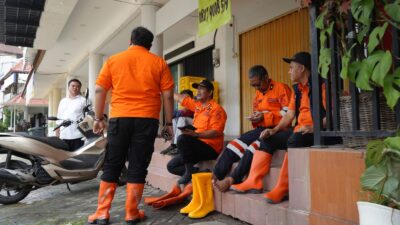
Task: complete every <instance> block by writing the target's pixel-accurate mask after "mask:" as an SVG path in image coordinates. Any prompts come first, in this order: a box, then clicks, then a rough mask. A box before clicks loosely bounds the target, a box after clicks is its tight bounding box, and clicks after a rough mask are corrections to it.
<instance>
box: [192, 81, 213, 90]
mask: <svg viewBox="0 0 400 225" xmlns="http://www.w3.org/2000/svg"><path fill="white" fill-rule="evenodd" d="M199 86H200V87H205V88H207V90H209V91H214V85H213V84H212V83H211V81H209V80H202V81H201V82H200V83H193V84H192V87H193V88H196V89H197V88H199Z"/></svg>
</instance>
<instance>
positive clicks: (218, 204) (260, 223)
mask: <svg viewBox="0 0 400 225" xmlns="http://www.w3.org/2000/svg"><path fill="white" fill-rule="evenodd" d="M214 201H215V209H216V210H217V211H218V212H221V213H223V214H225V215H229V216H232V217H234V218H237V219H240V220H242V221H245V222H248V223H251V224H255V225H278V224H287V223H281V222H282V221H283V220H286V216H287V213H288V211H289V209H288V206H289V202H288V201H284V202H282V203H279V204H274V205H272V204H268V203H267V202H266V201H265V199H264V198H263V194H238V193H236V192H233V191H228V192H225V193H221V192H220V191H218V190H217V189H215V188H214ZM294 224H296V223H293V225H294ZM303 224H304V223H303Z"/></svg>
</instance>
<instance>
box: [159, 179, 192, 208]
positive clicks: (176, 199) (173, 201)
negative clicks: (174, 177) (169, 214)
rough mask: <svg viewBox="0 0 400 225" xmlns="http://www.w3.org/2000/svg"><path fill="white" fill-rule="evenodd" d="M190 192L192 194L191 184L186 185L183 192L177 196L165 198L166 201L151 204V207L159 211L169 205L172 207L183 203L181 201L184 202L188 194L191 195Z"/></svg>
mask: <svg viewBox="0 0 400 225" xmlns="http://www.w3.org/2000/svg"><path fill="white" fill-rule="evenodd" d="M192 192H193V188H192V184H188V185H186V187H185V188H184V189H183V192H182V193H180V194H179V195H178V196H174V197H171V198H167V199H164V200H160V201H157V202H154V203H153V207H154V208H155V209H161V208H164V207H166V206H169V205H174V204H177V203H180V202H183V200H185V199H186V198H187V197H188V196H189V195H190V194H192Z"/></svg>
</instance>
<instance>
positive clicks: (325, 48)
mask: <svg viewBox="0 0 400 225" xmlns="http://www.w3.org/2000/svg"><path fill="white" fill-rule="evenodd" d="M302 3H303V4H305V5H310V4H315V5H316V7H318V8H319V16H318V18H317V19H316V21H315V26H316V28H317V29H318V30H319V44H320V49H319V66H318V69H319V73H320V75H321V76H322V77H323V78H327V76H328V73H329V69H330V65H331V57H332V52H334V54H335V55H339V56H340V60H341V63H340V66H341V71H340V76H341V77H342V78H343V79H344V80H350V81H351V82H353V83H354V84H356V86H357V87H358V88H359V89H361V90H364V91H371V90H373V88H374V87H378V88H381V89H382V90H383V94H384V95H385V97H386V101H387V104H388V105H389V107H390V108H392V109H393V108H394V106H395V105H396V104H397V102H398V100H399V99H400V63H396V62H395V61H398V60H399V59H398V56H396V55H393V54H392V52H391V49H390V48H391V47H390V46H388V43H387V40H386V44H385V40H384V36H385V35H389V33H391V30H392V29H396V30H397V31H399V32H400V0H391V1H389V0H385V1H381V0H302ZM350 19H351V20H353V25H354V26H353V27H349V23H348V21H349V20H350ZM331 36H334V37H335V38H336V39H337V40H338V46H337V47H336V48H334V47H332V46H330V43H329V38H330V37H331ZM389 36H390V35H389ZM392 38H398V37H392ZM389 45H390V44H389Z"/></svg>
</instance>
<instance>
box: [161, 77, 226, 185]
mask: <svg viewBox="0 0 400 225" xmlns="http://www.w3.org/2000/svg"><path fill="white" fill-rule="evenodd" d="M193 87H194V88H197V96H196V100H194V99H192V98H190V97H188V96H186V95H181V94H175V95H174V98H175V99H176V100H178V101H179V102H180V103H181V105H182V106H183V107H185V108H187V109H189V110H190V111H193V112H194V119H193V126H194V127H195V128H196V130H190V129H185V130H183V131H182V134H181V135H180V136H179V137H178V151H179V155H178V156H176V157H175V158H173V159H172V160H171V161H170V162H169V163H168V164H171V163H172V164H174V165H176V164H179V163H181V164H184V166H185V173H184V174H183V175H182V177H181V178H180V179H179V181H178V184H187V183H189V182H190V180H191V179H192V173H195V172H197V169H196V168H195V167H194V164H196V163H198V162H200V161H205V160H212V159H216V158H217V157H218V155H219V153H220V152H221V151H222V147H223V143H224V133H223V132H224V129H225V123H226V113H225V110H224V109H223V108H222V107H221V106H220V105H218V103H216V102H215V101H214V100H213V92H214V85H213V84H212V83H211V82H210V81H208V80H203V81H201V82H200V83H195V84H193Z"/></svg>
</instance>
